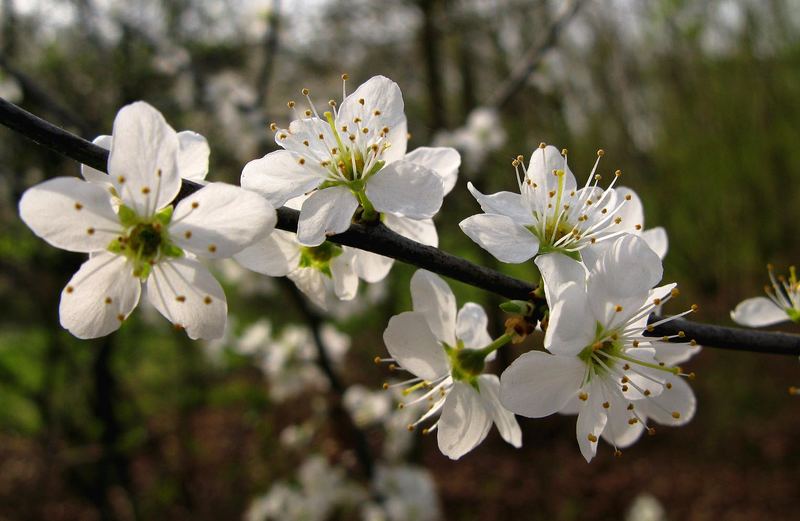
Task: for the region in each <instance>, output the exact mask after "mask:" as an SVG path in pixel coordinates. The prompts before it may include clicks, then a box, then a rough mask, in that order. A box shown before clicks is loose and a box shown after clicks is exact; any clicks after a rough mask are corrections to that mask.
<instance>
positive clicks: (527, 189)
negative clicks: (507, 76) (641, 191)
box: [460, 144, 667, 263]
mask: <svg viewBox="0 0 800 521" xmlns="http://www.w3.org/2000/svg"><path fill="white" fill-rule="evenodd" d="M602 155H603V154H602V151H600V152H598V157H597V161H596V162H595V165H594V168H592V172H591V174H590V175H589V178H588V179H587V181H586V184H585V185H584V186H583V187H582V188H578V186H577V184H576V181H575V176H573V174H572V172H571V171H570V169H569V166H568V165H567V154H566V151H562V152H559V151H558V149H556V148H555V147H553V146H545V145H544V144H542V145H540V146H539V148H537V149H536V150H535V151H534V152H533V154H532V155H531V159H530V164H529V166H528V167H527V168H525V166H524V164H523V161H522V157H521V156H520V157H519V158H517V159H515V160H514V167H515V168H516V169H517V181H518V185H519V190H520V193H519V194H515V193H513V192H498V193H496V194H492V195H484V194H482V193H480V192H479V191H478V190H477V189H476V188H475V187H474V186H473V185H472V183H469V184H468V185H467V186H468V188H469V190H470V192H471V193H472V195H473V196H474V197H475V199H477V200H478V203H480V205H481V209H482V210H483V211H484V212H485V213H483V214H479V215H473V216H472V217H468V218H467V219H464V220H463V221H461V223H460V226H461V229H462V230H463V231H464V233H466V234H467V235H468V236H469V237H470V238H471V239H472V240H473V241H475V242H476V243H477V244H478V245H479V246H481V247H482V248H484V249H485V250H487V251H488V252H489V253H491V254H492V255H494V256H495V257H496V258H497V259H498V260H500V261H502V262H509V263H520V262H525V261H527V260H529V259H531V258H533V257H534V256H536V255H537V254H546V253H550V252H559V253H565V254H570V255H573V256H574V255H580V256H582V257H585V256H590V255H592V251H591V250H592V248H593V247H595V246H596V245H598V244H600V243H602V242H603V241H607V240H610V239H614V238H615V237H618V236H620V235H622V234H626V233H631V234H636V235H641V234H643V233H646V235H644V238H645V240H647V241H648V242H650V241H652V242H653V245H652V247H653V249H654V250H655V251H657V252H658V253H659V254H660V256H663V254H666V249H667V244H666V233H664V231H663V230H661V229H657V230H655V231H651V232H649V233H647V232H644V214H643V210H642V204H641V202H640V200H639V198H638V197H637V196H636V194H635V193H634V192H633V191H632V190H630V189H628V188H617V189H614V188H613V186H614V184H615V183H616V180H617V178H618V177H619V171H617V172H616V173H615V174H614V176H613V179H612V181H611V183H610V184H609V186H608V187H607V188H606V189H605V190H604V189H602V188H600V187H599V186H598V182H599V181H600V179H601V177H600V176H599V175H596V174H595V172H596V171H597V167H598V164H599V162H600V157H601V156H602ZM520 170H521V172H520ZM584 261H585V262H586V263H589V262H591V261H590V260H589V259H584Z"/></svg>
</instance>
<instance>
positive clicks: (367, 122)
mask: <svg viewBox="0 0 800 521" xmlns="http://www.w3.org/2000/svg"><path fill="white" fill-rule="evenodd" d="M362 100H363V101H362ZM404 110H405V107H404V104H403V94H402V92H400V87H399V86H398V85H397V83H395V82H393V81H392V80H390V79H389V78H386V77H385V76H373V77H372V78H370V79H369V80H367V81H366V82H364V83H363V84H362V85H361V86H359V87H358V88H357V89H356V90H355V92H353V93H352V94H350V95H349V96H347V97H346V98H345V99H343V100H342V104H341V105H340V106H339V111H338V112H337V114H336V127H337V128H341V126H342V125H348V126H350V125H352V124H353V123H354V121H355V119H356V118H359V119H360V121H361V123H360V124H361V126H362V128H370V129H383V128H388V129H389V133H388V135H387V138H386V142H388V143H390V144H391V146H390V147H389V149H388V150H386V152H385V153H384V154H383V158H384V159H385V160H386V161H387V162H391V161H396V160H398V159H400V158H402V157H403V156H404V155H405V153H406V146H407V142H408V131H407V126H406V116H405V112H404ZM376 111H377V112H378V113H377V114H376Z"/></svg>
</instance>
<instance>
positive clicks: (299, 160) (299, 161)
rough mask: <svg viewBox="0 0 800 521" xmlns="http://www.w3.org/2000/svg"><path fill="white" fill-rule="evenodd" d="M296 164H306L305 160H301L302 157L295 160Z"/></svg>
mask: <svg viewBox="0 0 800 521" xmlns="http://www.w3.org/2000/svg"><path fill="white" fill-rule="evenodd" d="M297 162H298V163H299V164H301V165H304V164H306V160H305V159H303V158H302V157H301V158H300V159H298V160H297Z"/></svg>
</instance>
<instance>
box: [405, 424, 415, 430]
mask: <svg viewBox="0 0 800 521" xmlns="http://www.w3.org/2000/svg"><path fill="white" fill-rule="evenodd" d="M406 428H407V429H408V432H411V431H413V430H414V426H413V425H412V424H410V423H409V424H408V427H406Z"/></svg>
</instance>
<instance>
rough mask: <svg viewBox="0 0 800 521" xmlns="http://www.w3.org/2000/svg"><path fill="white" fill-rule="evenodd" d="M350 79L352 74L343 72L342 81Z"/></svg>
mask: <svg viewBox="0 0 800 521" xmlns="http://www.w3.org/2000/svg"><path fill="white" fill-rule="evenodd" d="M349 79H350V75H349V74H347V73H344V74H342V81H347V80H349Z"/></svg>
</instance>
